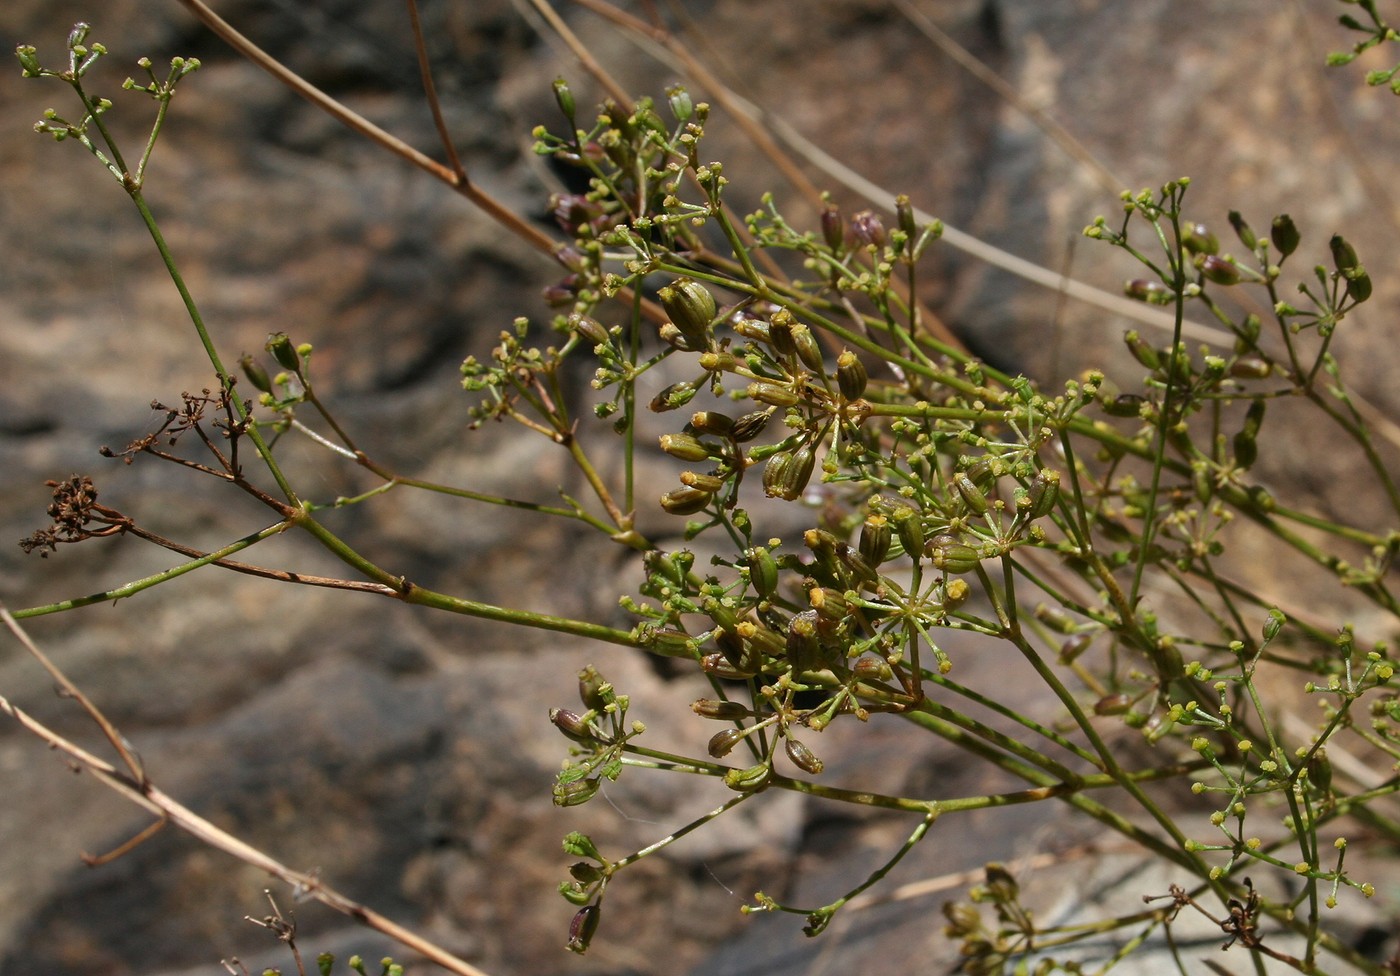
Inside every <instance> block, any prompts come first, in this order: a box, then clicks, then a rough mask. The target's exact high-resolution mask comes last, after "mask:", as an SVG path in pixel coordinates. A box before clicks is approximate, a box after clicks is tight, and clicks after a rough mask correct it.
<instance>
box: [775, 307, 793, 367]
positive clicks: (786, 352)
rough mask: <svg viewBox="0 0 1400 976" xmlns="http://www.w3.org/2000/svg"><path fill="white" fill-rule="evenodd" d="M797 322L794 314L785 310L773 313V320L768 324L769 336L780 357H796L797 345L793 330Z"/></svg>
mask: <svg viewBox="0 0 1400 976" xmlns="http://www.w3.org/2000/svg"><path fill="white" fill-rule="evenodd" d="M796 324H797V321H796V320H795V319H794V318H793V317H792V313H791V312H789V311H788V310H787V309H785V308H780V309H778V310H777V311H776V312H774V313H773V319H772V321H770V322H769V323H768V334H769V336H770V337H771V338H772V341H773V348H774V349H775V350H777V353H778V355H780V356H796V355H797V343H796V342H794V341H793V338H792V329H793V326H795V325H796Z"/></svg>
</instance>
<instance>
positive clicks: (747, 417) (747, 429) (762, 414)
mask: <svg viewBox="0 0 1400 976" xmlns="http://www.w3.org/2000/svg"><path fill="white" fill-rule="evenodd" d="M772 415H773V414H772V412H771V411H769V410H754V411H753V412H751V413H746V414H744V415H743V416H742V417H740V418H739V419H738V420H736V421H734V429H733V430H731V431H730V432H729V437H730V439H731V440H733V441H735V442H736V443H738V444H743V443H745V442H746V441H751V440H753V439H754V438H755V437H757V436H758V435H759V434H761V433H763V429H764V428H765V427H767V426H768V418H770V417H771V416H772Z"/></svg>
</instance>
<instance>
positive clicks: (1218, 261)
mask: <svg viewBox="0 0 1400 976" xmlns="http://www.w3.org/2000/svg"><path fill="white" fill-rule="evenodd" d="M1195 265H1196V270H1197V271H1199V272H1200V273H1201V275H1202V277H1204V278H1205V279H1206V280H1207V281H1213V282H1215V283H1216V284H1217V285H1237V284H1239V282H1240V269H1239V267H1238V266H1237V265H1236V264H1235V263H1234V262H1233V261H1227V260H1226V259H1225V258H1222V257H1221V256H1220V255H1218V254H1198V255H1196V261H1195Z"/></svg>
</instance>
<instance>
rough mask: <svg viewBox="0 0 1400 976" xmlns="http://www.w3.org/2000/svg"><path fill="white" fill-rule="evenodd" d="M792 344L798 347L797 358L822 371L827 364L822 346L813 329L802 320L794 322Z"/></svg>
mask: <svg viewBox="0 0 1400 976" xmlns="http://www.w3.org/2000/svg"><path fill="white" fill-rule="evenodd" d="M792 344H793V345H794V346H795V347H796V348H797V358H798V359H799V360H801V361H802V365H803V366H806V367H807V368H808V369H810V370H813V371H815V372H818V373H820V372H821V371H822V370H823V369H824V368H825V366H826V364H825V362H823V360H822V348H821V346H820V345H819V344H818V343H817V337H816V336H814V335H812V330H811V329H810V328H808V327H807V326H806V325H805V324H804V323H802V322H794V323H793V324H792Z"/></svg>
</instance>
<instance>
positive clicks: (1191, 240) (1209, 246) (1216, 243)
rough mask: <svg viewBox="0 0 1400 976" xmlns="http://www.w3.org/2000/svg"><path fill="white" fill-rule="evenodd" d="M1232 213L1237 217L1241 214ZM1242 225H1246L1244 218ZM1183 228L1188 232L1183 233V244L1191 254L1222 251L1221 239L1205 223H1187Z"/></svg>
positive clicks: (1248, 245)
mask: <svg viewBox="0 0 1400 976" xmlns="http://www.w3.org/2000/svg"><path fill="white" fill-rule="evenodd" d="M1231 213H1232V214H1234V216H1235V217H1238V216H1239V214H1235V213H1234V212H1233V211H1231ZM1233 223H1234V221H1233V220H1231V224H1233ZM1240 225H1242V226H1243V225H1244V221H1243V220H1241V221H1240ZM1183 229H1184V230H1185V232H1186V233H1185V234H1183V235H1182V238H1181V246H1182V247H1184V248H1186V250H1187V251H1188V252H1190V253H1191V254H1219V253H1220V239H1219V238H1218V237H1216V236H1215V235H1214V234H1212V233H1211V232H1210V230H1209V228H1207V227H1206V225H1205V224H1187V225H1186V226H1185V228H1183ZM1250 236H1251V237H1253V236H1254V234H1253V232H1251V233H1250ZM1245 247H1248V248H1249V249H1250V250H1253V249H1254V248H1253V245H1251V244H1246V245H1245Z"/></svg>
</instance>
